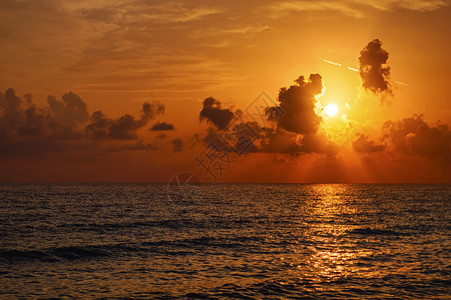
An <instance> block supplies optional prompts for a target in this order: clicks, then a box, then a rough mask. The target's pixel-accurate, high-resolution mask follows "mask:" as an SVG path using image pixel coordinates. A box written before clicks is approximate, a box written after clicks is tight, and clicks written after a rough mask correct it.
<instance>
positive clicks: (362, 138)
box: [352, 133, 385, 153]
mask: <svg viewBox="0 0 451 300" xmlns="http://www.w3.org/2000/svg"><path fill="white" fill-rule="evenodd" d="M352 149H354V151H356V152H359V153H373V152H380V151H384V150H385V145H382V144H376V143H375V142H374V141H370V140H368V136H367V135H365V134H363V133H361V134H359V135H358V138H357V139H355V140H354V141H353V142H352Z"/></svg>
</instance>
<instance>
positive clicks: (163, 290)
mask: <svg viewBox="0 0 451 300" xmlns="http://www.w3.org/2000/svg"><path fill="white" fill-rule="evenodd" d="M168 196H169V197H168ZM450 198H451V185H260V184H232V185H199V186H195V187H189V186H188V187H187V186H185V187H183V188H180V189H174V188H170V189H169V190H168V189H167V186H166V185H158V184H136V185H132V184H122V185H121V184H119V185H115V184H79V185H68V184H67V185H64V184H52V185H50V184H49V185H46V184H29V185H27V184H14V185H0V220H1V223H0V238H1V239H0V293H1V294H0V298H7V299H9V298H50V297H53V298H109V299H110V298H139V299H142V298H157V299H174V298H181V299H186V298H195V299H197V298H200V299H228V298H230V299H255V298H256V299H330V298H332V299H333V298H337V299H379V298H380V299H383V298H385V299H393V298H396V299H412V298H424V299H447V298H448V299H449V298H450V297H451V213H450V208H451V199H450Z"/></svg>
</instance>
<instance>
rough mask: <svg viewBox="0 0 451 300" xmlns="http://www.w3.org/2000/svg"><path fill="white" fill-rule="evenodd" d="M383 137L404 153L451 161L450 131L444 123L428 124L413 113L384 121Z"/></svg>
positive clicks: (421, 117)
mask: <svg viewBox="0 0 451 300" xmlns="http://www.w3.org/2000/svg"><path fill="white" fill-rule="evenodd" d="M382 130H383V132H384V135H383V138H384V139H386V140H388V141H390V142H391V143H392V144H393V146H394V148H395V149H396V150H397V151H399V152H401V153H403V154H406V155H409V154H417V155H422V156H427V157H430V158H432V159H437V160H443V161H445V162H447V163H450V162H451V131H450V129H449V127H448V126H447V125H445V124H439V125H437V126H430V125H429V124H427V123H426V122H425V121H424V120H423V116H422V115H413V116H412V117H409V118H404V119H402V120H400V121H398V122H393V121H388V122H386V123H385V124H384V125H383V127H382Z"/></svg>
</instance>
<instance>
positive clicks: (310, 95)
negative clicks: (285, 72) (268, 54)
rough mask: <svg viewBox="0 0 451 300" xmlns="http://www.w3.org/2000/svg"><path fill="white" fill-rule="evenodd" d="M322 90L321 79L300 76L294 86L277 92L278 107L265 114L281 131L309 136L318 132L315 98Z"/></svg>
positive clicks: (315, 75) (318, 123) (317, 76)
mask: <svg viewBox="0 0 451 300" xmlns="http://www.w3.org/2000/svg"><path fill="white" fill-rule="evenodd" d="M322 90H323V81H322V77H321V75H319V74H311V75H310V77H309V79H308V80H305V78H304V76H300V77H299V78H298V79H296V80H295V84H294V85H292V86H290V87H289V88H285V87H284V88H281V89H280V91H279V97H278V101H279V102H280V104H279V106H273V107H269V108H267V109H266V110H265V113H266V115H267V117H268V120H270V121H276V122H277V126H278V127H279V128H281V129H284V130H287V131H291V132H295V133H300V134H311V133H316V132H317V131H318V128H319V125H320V123H321V117H319V116H318V115H317V114H316V113H315V110H314V108H315V102H316V99H315V96H317V95H319V94H321V92H322Z"/></svg>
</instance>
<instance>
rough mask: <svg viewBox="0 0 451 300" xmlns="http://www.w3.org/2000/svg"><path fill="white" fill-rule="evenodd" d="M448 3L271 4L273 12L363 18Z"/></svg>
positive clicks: (350, 0)
mask: <svg viewBox="0 0 451 300" xmlns="http://www.w3.org/2000/svg"><path fill="white" fill-rule="evenodd" d="M447 5H449V2H448V1H446V0H425V1H423V0H383V1H365V0H344V1H330V0H318V1H302V0H301V1H283V2H277V3H275V4H272V5H271V8H272V10H273V11H274V12H280V11H295V12H302V11H336V12H339V13H342V14H344V15H347V16H350V17H355V18H363V17H366V16H367V15H368V14H369V13H373V12H377V11H382V12H392V11H395V10H399V9H406V10H412V11H422V12H424V11H434V10H437V9H439V8H441V7H445V6H447Z"/></svg>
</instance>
